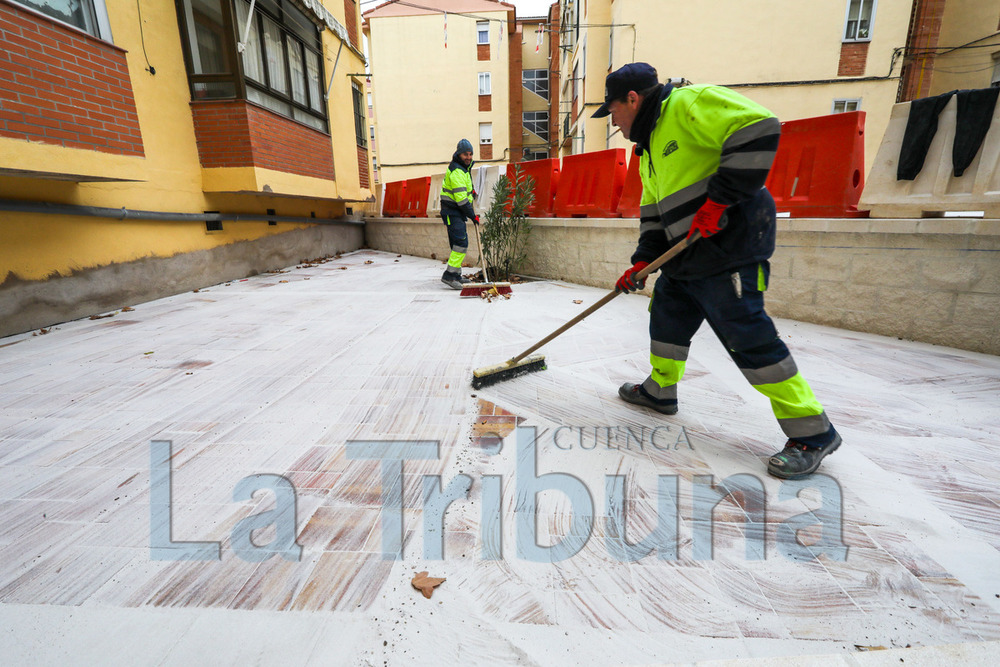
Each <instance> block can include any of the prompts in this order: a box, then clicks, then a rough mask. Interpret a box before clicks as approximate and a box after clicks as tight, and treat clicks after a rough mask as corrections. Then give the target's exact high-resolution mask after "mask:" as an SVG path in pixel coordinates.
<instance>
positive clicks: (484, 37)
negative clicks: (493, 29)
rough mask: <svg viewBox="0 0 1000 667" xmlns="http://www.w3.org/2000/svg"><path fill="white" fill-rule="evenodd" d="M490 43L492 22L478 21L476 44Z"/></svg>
mask: <svg viewBox="0 0 1000 667" xmlns="http://www.w3.org/2000/svg"><path fill="white" fill-rule="evenodd" d="M489 43H490V22H489V21H476V44H489Z"/></svg>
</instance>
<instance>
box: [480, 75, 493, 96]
mask: <svg viewBox="0 0 1000 667" xmlns="http://www.w3.org/2000/svg"><path fill="white" fill-rule="evenodd" d="M491 90H492V88H491V86H490V73H489V72H480V73H479V94H480V95H492V94H493V93H492V92H491Z"/></svg>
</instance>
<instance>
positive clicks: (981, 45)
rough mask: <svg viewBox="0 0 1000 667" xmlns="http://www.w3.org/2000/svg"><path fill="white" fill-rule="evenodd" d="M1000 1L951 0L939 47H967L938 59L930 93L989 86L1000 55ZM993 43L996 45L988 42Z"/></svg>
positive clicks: (946, 8)
mask: <svg viewBox="0 0 1000 667" xmlns="http://www.w3.org/2000/svg"><path fill="white" fill-rule="evenodd" d="M998 22H1000V3H997V2H987V1H984V0H949V1H948V3H947V4H946V5H945V9H944V15H943V16H942V17H941V33H940V37H939V40H938V45H939V48H945V47H964V48H958V49H955V50H953V51H950V52H946V53H944V54H943V55H942V56H940V57H938V58H937V59H936V60H935V62H934V77H933V79H932V80H931V87H930V91H929V95H932V96H933V95H940V94H941V93H946V92H948V91H949V90H961V89H969V88H987V87H989V85H990V75H991V74H992V73H993V67H994V65H995V63H996V60H995V58H997V57H1000V31H997V30H996V28H997V24H998ZM990 44H992V45H993V46H988V45H990Z"/></svg>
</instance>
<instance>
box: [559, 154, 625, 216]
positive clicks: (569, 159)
mask: <svg viewBox="0 0 1000 667" xmlns="http://www.w3.org/2000/svg"><path fill="white" fill-rule="evenodd" d="M625 172H626V168H625V149H624V148H612V149H610V150H606V151H594V152H591V153H580V154H578V155H568V156H566V157H564V158H563V164H562V174H561V175H560V176H559V189H558V190H556V200H555V205H554V206H555V211H554V212H555V215H556V216H557V217H560V218H582V217H587V216H590V217H593V218H617V217H620V216H619V213H618V201H619V200H620V199H621V196H622V188H623V187H624V186H625Z"/></svg>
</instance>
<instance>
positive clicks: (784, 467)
mask: <svg viewBox="0 0 1000 667" xmlns="http://www.w3.org/2000/svg"><path fill="white" fill-rule="evenodd" d="M840 442H841V441H840V435H839V434H838V435H837V437H835V438H834V439H833V442H831V443H830V444H828V445H825V446H823V447H809V446H808V445H803V444H802V443H801V442H795V441H794V440H789V441H788V442H786V443H785V448H784V449H782V450H781V451H780V452H778V453H777V454H775V455H774V456H772V457H771V458H770V459H768V461H767V471H768V472H769V473H771V474H772V475H774V476H775V477H780V478H781V479H802V478H803V477H808V476H809V475H811V474H813V473H814V472H816V469H817V468H819V464H820V462H821V461H822V460H823V457H824V456H828V455H830V454H832V453H833V452H834V450H836V449H837V447H840Z"/></svg>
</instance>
